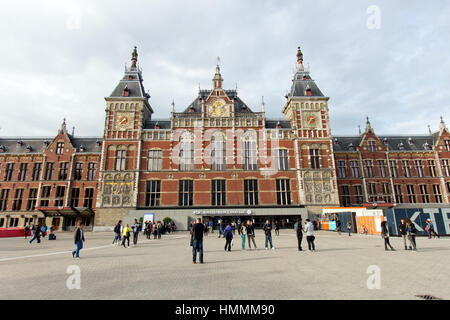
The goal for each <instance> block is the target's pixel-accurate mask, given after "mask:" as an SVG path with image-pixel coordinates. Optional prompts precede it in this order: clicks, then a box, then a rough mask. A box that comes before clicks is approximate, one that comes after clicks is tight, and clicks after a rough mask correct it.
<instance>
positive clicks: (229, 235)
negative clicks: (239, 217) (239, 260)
mask: <svg viewBox="0 0 450 320" xmlns="http://www.w3.org/2000/svg"><path fill="white" fill-rule="evenodd" d="M223 236H224V237H225V239H226V242H225V251H227V249H228V251H231V241H233V229H232V228H231V224H230V223H228V225H227V227H226V228H225V231H224V234H223Z"/></svg>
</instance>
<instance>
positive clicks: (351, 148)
mask: <svg viewBox="0 0 450 320" xmlns="http://www.w3.org/2000/svg"><path fill="white" fill-rule="evenodd" d="M347 148H348V150H349V151H355V146H354V145H353V143H351V142H350V144H349V145H348V146H347Z"/></svg>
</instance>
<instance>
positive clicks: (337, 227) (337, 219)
mask: <svg viewBox="0 0 450 320" xmlns="http://www.w3.org/2000/svg"><path fill="white" fill-rule="evenodd" d="M341 226H342V223H341V220H339V218H336V232H337V233H338V234H339V236H341Z"/></svg>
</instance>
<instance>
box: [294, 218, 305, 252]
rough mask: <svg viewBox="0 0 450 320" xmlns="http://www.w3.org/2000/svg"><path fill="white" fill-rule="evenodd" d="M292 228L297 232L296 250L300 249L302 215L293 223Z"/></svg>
mask: <svg viewBox="0 0 450 320" xmlns="http://www.w3.org/2000/svg"><path fill="white" fill-rule="evenodd" d="M294 229H295V231H296V233H297V242H298V251H303V250H302V240H303V221H302V217H300V218H299V219H298V221H297V222H296V223H295V225H294Z"/></svg>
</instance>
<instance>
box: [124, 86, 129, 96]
mask: <svg viewBox="0 0 450 320" xmlns="http://www.w3.org/2000/svg"><path fill="white" fill-rule="evenodd" d="M129 95H130V90H129V89H128V86H125V89H123V96H124V97H128V96H129Z"/></svg>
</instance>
